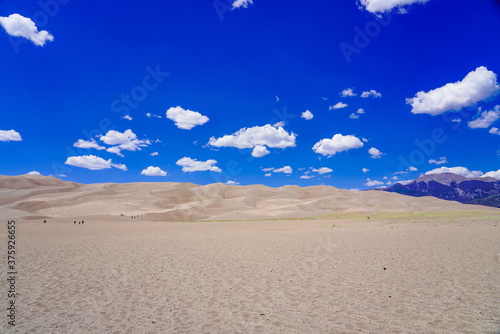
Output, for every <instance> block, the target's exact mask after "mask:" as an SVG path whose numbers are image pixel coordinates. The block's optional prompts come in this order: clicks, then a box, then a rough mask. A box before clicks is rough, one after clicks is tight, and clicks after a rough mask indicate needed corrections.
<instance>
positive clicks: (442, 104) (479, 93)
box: [406, 66, 500, 116]
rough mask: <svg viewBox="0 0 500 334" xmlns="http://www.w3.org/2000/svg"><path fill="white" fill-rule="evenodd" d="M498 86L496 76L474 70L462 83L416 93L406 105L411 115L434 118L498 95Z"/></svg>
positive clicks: (477, 69) (484, 71) (499, 87)
mask: <svg viewBox="0 0 500 334" xmlns="http://www.w3.org/2000/svg"><path fill="white" fill-rule="evenodd" d="M499 89H500V86H499V85H498V83H497V75H496V74H495V73H494V72H492V71H489V70H488V69H487V68H486V67H484V66H481V67H478V68H476V69H475V70H474V71H472V72H470V73H469V74H467V75H466V76H465V78H464V79H463V80H462V81H457V82H454V83H448V84H446V85H444V86H443V87H439V88H436V89H434V90H431V91H429V92H424V91H421V92H418V93H417V95H416V96H415V97H413V98H408V99H406V103H407V104H410V105H411V106H412V107H413V108H412V110H411V112H412V113H413V114H429V115H432V116H436V115H439V114H442V113H444V112H446V111H451V110H454V111H458V110H460V109H462V108H464V107H469V106H472V105H474V104H476V103H477V102H479V101H482V100H485V99H487V98H489V97H491V96H493V95H495V94H497V93H498V91H499Z"/></svg>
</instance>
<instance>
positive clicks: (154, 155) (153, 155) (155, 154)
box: [150, 152, 159, 157]
mask: <svg viewBox="0 0 500 334" xmlns="http://www.w3.org/2000/svg"><path fill="white" fill-rule="evenodd" d="M157 155H159V154H158V152H153V153H151V154H150V156H152V157H156V156H157Z"/></svg>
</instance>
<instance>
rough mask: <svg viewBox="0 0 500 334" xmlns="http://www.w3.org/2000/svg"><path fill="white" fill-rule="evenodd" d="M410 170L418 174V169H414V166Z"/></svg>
mask: <svg viewBox="0 0 500 334" xmlns="http://www.w3.org/2000/svg"><path fill="white" fill-rule="evenodd" d="M409 170H410V172H417V171H418V169H417V167H413V166H410V168H409Z"/></svg>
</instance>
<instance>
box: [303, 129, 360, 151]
mask: <svg viewBox="0 0 500 334" xmlns="http://www.w3.org/2000/svg"><path fill="white" fill-rule="evenodd" d="M360 147H363V143H362V142H361V140H359V138H358V137H355V136H353V135H347V136H343V135H341V134H340V133H338V134H336V135H334V136H333V138H332V139H329V138H324V139H321V140H320V141H319V142H317V143H316V144H314V146H313V148H312V149H313V151H314V152H316V153H318V154H322V155H335V154H337V153H339V152H343V151H348V150H351V149H355V148H360Z"/></svg>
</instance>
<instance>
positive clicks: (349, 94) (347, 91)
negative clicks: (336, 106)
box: [340, 88, 358, 97]
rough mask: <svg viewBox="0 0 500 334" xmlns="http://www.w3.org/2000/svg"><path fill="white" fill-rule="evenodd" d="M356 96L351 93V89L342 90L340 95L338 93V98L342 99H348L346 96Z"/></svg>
mask: <svg viewBox="0 0 500 334" xmlns="http://www.w3.org/2000/svg"><path fill="white" fill-rule="evenodd" d="M356 95H358V94H355V93H354V92H353V89H352V88H347V89H344V90H343V91H342V92H341V93H340V96H342V97H348V96H356Z"/></svg>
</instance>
